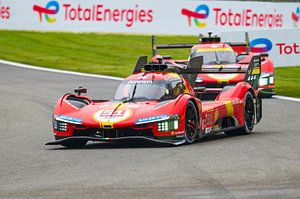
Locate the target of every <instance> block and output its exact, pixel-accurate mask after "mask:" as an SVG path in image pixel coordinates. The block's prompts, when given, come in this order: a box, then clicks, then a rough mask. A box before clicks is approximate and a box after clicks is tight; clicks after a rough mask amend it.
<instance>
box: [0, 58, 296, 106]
mask: <svg viewBox="0 0 300 199" xmlns="http://www.w3.org/2000/svg"><path fill="white" fill-rule="evenodd" d="M0 64H6V65H9V66H15V67H20V68H27V69H32V70H39V71H46V72H52V73H61V74H69V75H77V76H84V77H95V78H102V79H109V80H117V81H121V80H124V79H123V78H120V77H112V76H106V75H95V74H87V73H79V72H71V71H66V70H58V69H50V68H43V67H38V66H32V65H28V64H20V63H16V62H11V61H5V60H0ZM273 98H276V99H281V100H287V101H293V102H300V99H299V98H293V97H285V96H280V95H274V96H273Z"/></svg>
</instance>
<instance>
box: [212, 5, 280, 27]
mask: <svg viewBox="0 0 300 199" xmlns="http://www.w3.org/2000/svg"><path fill="white" fill-rule="evenodd" d="M213 11H214V12H215V25H217V26H233V27H234V26H236V27H239V26H244V27H269V28H272V27H282V23H283V22H282V21H283V14H279V13H276V10H274V12H273V13H257V12H255V11H254V10H252V9H243V10H240V11H233V10H232V9H231V8H229V9H228V10H225V9H222V8H214V9H213Z"/></svg>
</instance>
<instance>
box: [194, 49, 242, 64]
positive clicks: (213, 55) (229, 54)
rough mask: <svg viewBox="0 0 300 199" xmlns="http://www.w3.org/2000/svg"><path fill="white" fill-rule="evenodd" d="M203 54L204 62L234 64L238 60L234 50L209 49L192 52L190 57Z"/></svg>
mask: <svg viewBox="0 0 300 199" xmlns="http://www.w3.org/2000/svg"><path fill="white" fill-rule="evenodd" d="M196 56H203V64H205V65H215V64H234V63H235V62H236V58H235V54H234V52H233V51H209V52H198V51H194V52H191V55H190V58H193V57H196Z"/></svg>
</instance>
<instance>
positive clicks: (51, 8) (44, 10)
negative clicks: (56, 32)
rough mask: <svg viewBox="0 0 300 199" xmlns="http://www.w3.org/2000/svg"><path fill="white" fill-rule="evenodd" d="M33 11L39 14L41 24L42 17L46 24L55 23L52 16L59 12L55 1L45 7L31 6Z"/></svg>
mask: <svg viewBox="0 0 300 199" xmlns="http://www.w3.org/2000/svg"><path fill="white" fill-rule="evenodd" d="M33 11H35V12H37V13H38V14H39V19H40V22H43V15H45V19H46V21H47V22H48V23H54V22H56V18H54V17H53V15H56V14H57V13H58V11H59V3H58V2H57V1H49V2H48V3H47V4H46V6H45V7H42V6H39V5H33Z"/></svg>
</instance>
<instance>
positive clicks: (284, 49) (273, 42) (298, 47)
mask: <svg viewBox="0 0 300 199" xmlns="http://www.w3.org/2000/svg"><path fill="white" fill-rule="evenodd" d="M245 32H246V31H230V32H229V31H228V32H222V33H221V38H222V40H223V41H230V42H245ZM247 33H248V36H249V42H250V43H249V45H250V50H251V51H252V52H256V53H268V54H269V56H270V57H271V58H272V60H273V62H274V65H275V66H299V65H300V30H299V29H284V30H250V31H247Z"/></svg>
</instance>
